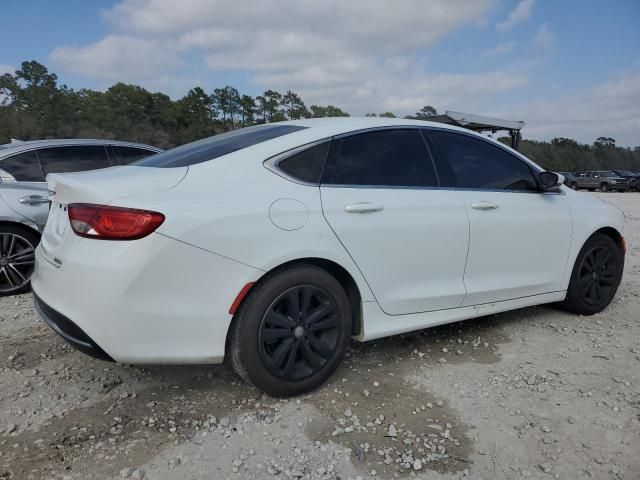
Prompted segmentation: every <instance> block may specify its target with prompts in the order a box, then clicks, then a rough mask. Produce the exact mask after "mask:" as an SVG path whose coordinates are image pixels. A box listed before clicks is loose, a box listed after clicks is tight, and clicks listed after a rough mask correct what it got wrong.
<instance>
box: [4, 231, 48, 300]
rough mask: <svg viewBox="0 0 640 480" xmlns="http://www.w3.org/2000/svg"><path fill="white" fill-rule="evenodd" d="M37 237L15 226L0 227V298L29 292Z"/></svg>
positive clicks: (33, 233) (31, 232)
mask: <svg viewBox="0 0 640 480" xmlns="http://www.w3.org/2000/svg"><path fill="white" fill-rule="evenodd" d="M39 240H40V239H39V238H38V235H37V234H36V233H35V232H33V231H31V230H29V229H27V228H23V227H20V226H17V225H6V224H4V225H0V296H6V295H16V294H18V293H24V292H27V291H28V290H29V286H30V281H31V275H32V274H33V267H34V265H35V249H36V246H37V245H38V242H39Z"/></svg>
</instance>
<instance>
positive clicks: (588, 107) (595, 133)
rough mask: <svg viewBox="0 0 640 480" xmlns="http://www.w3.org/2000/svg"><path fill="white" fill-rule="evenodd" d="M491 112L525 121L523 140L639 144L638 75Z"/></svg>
mask: <svg viewBox="0 0 640 480" xmlns="http://www.w3.org/2000/svg"><path fill="white" fill-rule="evenodd" d="M492 113H494V114H495V115H496V116H503V117H504V118H517V119H525V121H526V126H525V128H524V130H523V135H524V137H525V138H534V139H543V140H549V139H551V138H553V137H568V138H574V139H576V140H578V141H580V142H583V143H593V141H594V140H595V139H596V138H598V137H600V136H606V137H612V138H615V139H616V141H617V143H618V145H622V146H636V145H640V72H636V73H626V74H622V75H619V76H616V77H615V78H612V79H611V80H609V81H607V82H605V83H603V84H600V85H597V86H595V87H591V88H588V89H584V90H582V91H579V92H574V93H571V94H568V95H565V96H562V97H559V98H554V99H547V100H545V99H536V100H534V101H530V102H526V103H523V104H520V105H514V106H512V107H511V108H503V109H500V110H497V111H495V112H492Z"/></svg>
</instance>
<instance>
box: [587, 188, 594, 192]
mask: <svg viewBox="0 0 640 480" xmlns="http://www.w3.org/2000/svg"><path fill="white" fill-rule="evenodd" d="M587 190H589V191H590V192H595V191H596V189H595V188H588V189H587Z"/></svg>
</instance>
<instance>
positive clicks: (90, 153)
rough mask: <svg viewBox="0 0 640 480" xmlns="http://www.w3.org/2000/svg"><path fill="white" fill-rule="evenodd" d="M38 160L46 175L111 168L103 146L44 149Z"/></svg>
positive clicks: (39, 151) (41, 150)
mask: <svg viewBox="0 0 640 480" xmlns="http://www.w3.org/2000/svg"><path fill="white" fill-rule="evenodd" d="M38 158H39V159H40V165H42V170H43V171H44V174H45V175H48V174H49V173H68V172H84V171H86V170H97V169H99V168H107V167H109V166H110V164H109V157H107V151H106V150H105V148H104V146H102V145H73V146H68V147H50V148H42V149H40V150H38Z"/></svg>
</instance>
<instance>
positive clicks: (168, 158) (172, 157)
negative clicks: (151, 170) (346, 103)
mask: <svg viewBox="0 0 640 480" xmlns="http://www.w3.org/2000/svg"><path fill="white" fill-rule="evenodd" d="M305 128H307V127H300V126H297V125H275V124H268V125H256V126H254V127H246V128H241V129H240V130H234V131H231V132H227V133H221V134H219V135H216V136H214V137H210V138H205V139H203V140H198V141H197V142H192V143H187V144H186V145H182V146H180V147H177V148H173V149H171V150H167V151H166V152H163V153H159V154H157V155H153V156H151V157H149V158H145V159H143V160H140V161H139V162H135V163H133V164H132V165H135V166H137V167H157V168H173V167H187V166H189V165H195V164H197V163H203V162H208V161H209V160H213V159H215V158H218V157H222V156H223V155H227V154H229V153H232V152H235V151H238V150H242V149H243V148H247V147H251V146H253V145H257V144H258V143H261V142H266V141H267V140H272V139H274V138H277V137H281V136H282V135H287V134H288V133H293V132H296V131H298V130H304V129H305Z"/></svg>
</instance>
